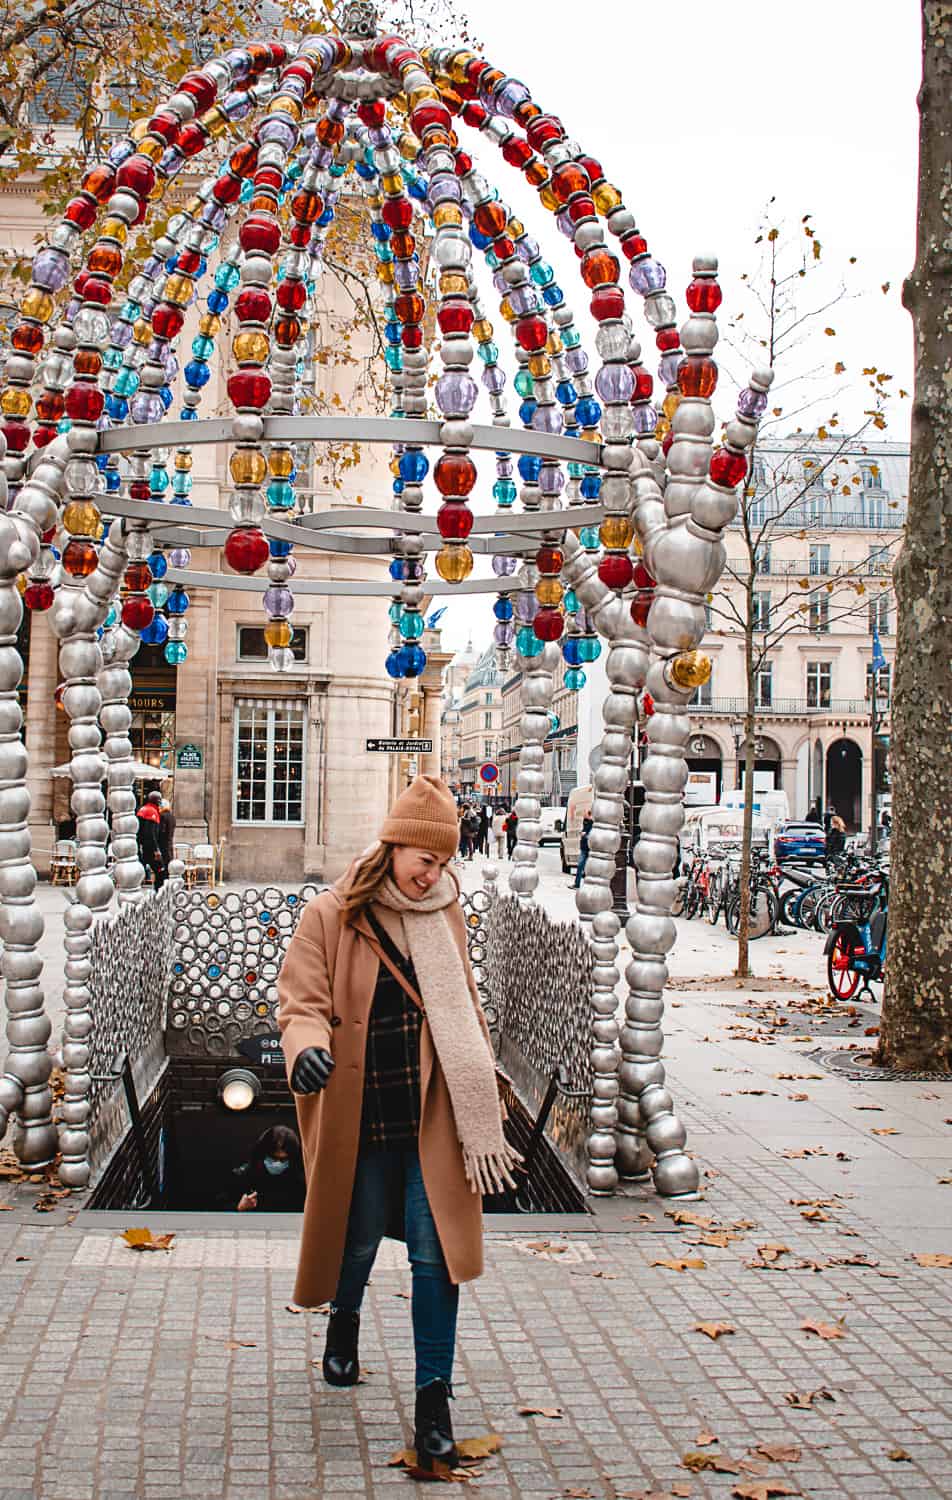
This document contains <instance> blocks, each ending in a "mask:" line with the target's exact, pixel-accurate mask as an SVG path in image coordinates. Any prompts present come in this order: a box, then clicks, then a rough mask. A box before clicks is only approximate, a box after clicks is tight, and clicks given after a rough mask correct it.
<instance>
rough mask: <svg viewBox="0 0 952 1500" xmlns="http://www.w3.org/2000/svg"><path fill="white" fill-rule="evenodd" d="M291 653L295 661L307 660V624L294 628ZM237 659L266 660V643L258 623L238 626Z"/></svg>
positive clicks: (262, 630) (262, 629)
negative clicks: (297, 628) (301, 627)
mask: <svg viewBox="0 0 952 1500" xmlns="http://www.w3.org/2000/svg"><path fill="white" fill-rule="evenodd" d="M291 654H292V655H293V657H294V660H295V661H307V626H304V628H303V629H301V630H295V632H294V634H293V635H292V637H291ZM238 660H239V661H267V660H268V643H267V641H266V640H265V638H264V628H263V627H262V626H260V625H239V626H238Z"/></svg>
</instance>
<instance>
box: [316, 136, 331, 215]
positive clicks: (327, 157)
mask: <svg viewBox="0 0 952 1500" xmlns="http://www.w3.org/2000/svg"><path fill="white" fill-rule="evenodd" d="M333 160H334V153H333V151H332V150H331V148H330V146H321V148H320V149H319V150H318V151H315V152H314V165H315V166H317V167H329V166H330V164H331V162H332V161H333ZM325 202H326V198H325Z"/></svg>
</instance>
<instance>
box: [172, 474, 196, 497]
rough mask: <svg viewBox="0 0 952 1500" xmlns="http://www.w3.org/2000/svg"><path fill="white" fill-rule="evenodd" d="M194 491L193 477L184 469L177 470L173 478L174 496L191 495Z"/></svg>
mask: <svg viewBox="0 0 952 1500" xmlns="http://www.w3.org/2000/svg"><path fill="white" fill-rule="evenodd" d="M191 491H192V476H191V474H188V473H186V472H185V471H184V470H182V469H176V471H175V473H174V474H173V476H172V493H173V495H189V494H191Z"/></svg>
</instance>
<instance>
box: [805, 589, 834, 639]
mask: <svg viewBox="0 0 952 1500" xmlns="http://www.w3.org/2000/svg"><path fill="white" fill-rule="evenodd" d="M829 628H830V596H829V594H827V593H826V592H824V593H822V594H814V595H813V596H812V598H811V600H810V629H811V630H814V631H817V632H819V633H821V634H822V633H823V632H825V631H827V630H829Z"/></svg>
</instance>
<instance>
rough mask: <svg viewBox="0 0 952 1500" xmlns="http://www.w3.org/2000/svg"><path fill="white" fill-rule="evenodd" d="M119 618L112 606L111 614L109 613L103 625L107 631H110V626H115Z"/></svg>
mask: <svg viewBox="0 0 952 1500" xmlns="http://www.w3.org/2000/svg"><path fill="white" fill-rule="evenodd" d="M118 618H119V616H118V614H117V613H116V611H115V609H114V608H112V607H111V606H110V609H109V612H108V613H107V615H106V618H105V620H103V624H104V625H105V627H106V629H107V630H108V628H109V626H110V625H115V623H116V621H117V620H118Z"/></svg>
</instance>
